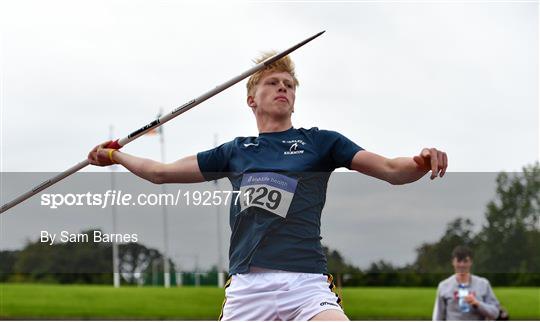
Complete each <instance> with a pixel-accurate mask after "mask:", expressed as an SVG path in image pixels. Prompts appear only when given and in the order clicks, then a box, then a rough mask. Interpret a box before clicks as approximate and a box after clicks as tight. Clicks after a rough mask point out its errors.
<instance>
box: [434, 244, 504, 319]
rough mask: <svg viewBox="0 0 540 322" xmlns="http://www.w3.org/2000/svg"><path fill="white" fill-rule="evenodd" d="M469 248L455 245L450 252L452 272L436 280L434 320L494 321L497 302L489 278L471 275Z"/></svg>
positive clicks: (497, 307) (497, 306) (497, 312)
mask: <svg viewBox="0 0 540 322" xmlns="http://www.w3.org/2000/svg"><path fill="white" fill-rule="evenodd" d="M472 257H473V256H472V251H471V250H470V249H469V248H467V247H465V246H458V247H456V248H455V249H454V251H453V252H452V266H453V267H454V272H455V274H454V275H452V276H450V277H449V278H447V279H445V280H444V281H442V282H440V283H439V286H438V288H437V298H436V299H435V308H434V309H433V320H434V321H445V320H447V321H471V320H495V319H497V317H498V316H499V301H498V300H497V298H496V297H495V294H494V293H493V290H492V289H491V285H490V283H489V281H488V280H487V279H485V278H483V277H480V276H476V275H473V274H471V266H472Z"/></svg>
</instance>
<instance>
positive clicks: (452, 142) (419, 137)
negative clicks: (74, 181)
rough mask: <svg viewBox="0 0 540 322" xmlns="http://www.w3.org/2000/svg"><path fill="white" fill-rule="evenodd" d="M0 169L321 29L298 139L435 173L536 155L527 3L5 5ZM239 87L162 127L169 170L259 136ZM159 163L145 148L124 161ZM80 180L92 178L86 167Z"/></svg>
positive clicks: (62, 153)
mask: <svg viewBox="0 0 540 322" xmlns="http://www.w3.org/2000/svg"><path fill="white" fill-rule="evenodd" d="M1 6H2V7H1V10H0V12H1V13H0V15H1V17H0V18H1V19H0V20H1V22H0V24H1V25H0V26H1V29H2V56H1V57H2V60H1V62H2V63H1V68H2V78H1V79H2V84H1V85H2V88H1V90H2V101H1V103H2V107H1V112H2V115H1V126H2V131H1V134H2V141H1V144H2V157H1V161H2V164H1V167H2V168H1V170H2V171H63V170H65V169H67V168H69V167H70V166H72V165H73V164H75V163H77V162H78V161H81V160H83V159H84V158H85V157H86V154H87V152H88V151H89V150H90V149H91V148H92V147H93V146H94V145H96V144H97V143H100V142H102V141H104V140H106V139H108V137H109V126H110V125H111V124H112V125H113V126H114V128H115V137H123V136H126V135H127V134H129V133H130V132H132V131H133V130H135V129H138V128H139V127H140V126H142V125H144V124H147V123H148V122H150V121H151V120H152V119H154V118H155V116H156V114H157V113H158V110H159V108H160V107H162V108H163V109H164V110H165V111H170V110H172V109H173V108H175V107H177V106H180V105H182V104H183V103H185V102H187V101H189V100H190V99H192V98H194V97H197V96H199V95H200V94H202V93H204V92H206V91H208V90H210V89H211V88H213V87H214V86H216V85H218V84H221V83H223V82H225V81H226V80H228V79H230V78H232V77H233V76H236V75H238V74H240V73H241V72H243V71H245V70H247V69H248V68H249V67H251V66H252V63H251V59H252V58H254V57H255V56H257V55H258V54H259V52H260V51H264V50H268V49H276V50H282V49H285V48H288V47H290V46H291V45H293V44H295V43H297V42H299V41H300V40H303V39H305V38H306V37H308V36H311V35H313V34H315V33H317V32H319V31H321V30H326V31H327V32H326V33H325V34H324V35H323V36H322V37H320V38H319V39H317V40H315V41H313V42H312V43H310V44H308V45H307V46H305V47H303V48H301V49H299V50H298V51H296V52H295V53H294V54H293V59H294V61H295V62H296V64H297V73H298V77H299V80H300V87H299V88H298V91H297V102H296V109H295V110H296V113H295V114H294V117H293V124H294V125H295V126H296V127H312V126H317V127H319V128H325V129H332V130H336V131H339V132H342V133H343V134H345V135H346V136H348V137H349V138H351V139H352V140H354V141H355V142H357V143H358V144H359V145H361V146H362V147H364V148H366V149H368V150H371V151H373V152H377V153H380V154H383V155H385V156H388V157H395V156H409V155H413V154H415V153H417V152H419V151H420V149H421V148H422V147H431V146H434V147H438V148H440V149H443V150H445V151H447V152H448V155H449V159H450V166H449V171H500V170H508V171H512V170H520V169H521V167H522V166H523V165H525V164H528V163H531V162H533V161H535V160H537V159H538V141H539V140H538V95H537V94H538V10H537V9H538V5H537V3H523V2H521V3H512V2H508V3H498V2H497V3H486V2H482V3H478V2H477V3H467V2H461V3H418V2H417V3H392V2H386V3H380V4H375V3H362V2H357V3H349V2H347V3H339V4H335V3H330V2H325V3H317V2H305V3H303V2H302V3H293V4H287V3H281V2H277V3H276V2H274V3H272V2H267V3H258V4H257V3H253V2H251V3H248V2H231V3H225V1H223V3H221V2H215V3H214V2H203V3H202V4H198V2H195V1H192V2H180V1H91V2H89V1H87V2H82V1H47V2H43V1H4V2H1ZM245 96H246V95H245V82H242V83H241V84H238V85H236V86H235V87H233V88H231V89H229V90H227V91H226V92H224V93H221V94H219V95H218V96H216V97H214V98H212V99H211V100H209V101H207V102H205V103H203V104H201V105H199V106H198V107H196V108H195V109H193V110H191V111H189V112H188V113H186V114H184V115H182V116H180V117H179V118H177V119H175V120H174V121H172V122H171V123H168V124H167V125H165V131H166V150H167V159H168V160H175V159H177V158H180V157H182V156H185V155H187V154H192V153H196V152H198V151H201V150H204V149H207V148H210V147H212V146H213V144H214V134H217V135H218V138H219V141H220V142H225V141H228V140H231V139H232V138H234V137H236V136H248V135H257V128H256V126H255V121H254V117H253V115H252V114H251V111H250V110H249V109H248V107H247V105H246V104H245ZM125 150H126V151H127V152H130V153H134V154H136V155H144V156H148V157H152V158H156V159H159V157H160V154H159V144H158V139H157V138H156V137H144V138H141V139H139V140H138V141H136V142H134V143H131V144H130V145H129V146H128V147H126V149H125ZM89 170H90V168H89Z"/></svg>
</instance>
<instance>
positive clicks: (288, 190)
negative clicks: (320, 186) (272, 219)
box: [240, 172, 298, 218]
mask: <svg viewBox="0 0 540 322" xmlns="http://www.w3.org/2000/svg"><path fill="white" fill-rule="evenodd" d="M297 183H298V180H296V179H293V178H289V177H287V176H285V175H282V174H279V173H273V172H262V173H261V172H257V173H246V174H244V176H243V177H242V183H241V185H240V191H241V193H240V198H241V202H240V207H241V210H242V211H243V210H244V209H247V208H249V207H258V208H262V209H265V210H267V211H269V212H271V213H273V214H275V215H278V216H280V217H284V218H285V217H286V216H287V212H288V211H289V207H290V206H291V202H292V199H293V197H294V193H295V191H296V185H297Z"/></svg>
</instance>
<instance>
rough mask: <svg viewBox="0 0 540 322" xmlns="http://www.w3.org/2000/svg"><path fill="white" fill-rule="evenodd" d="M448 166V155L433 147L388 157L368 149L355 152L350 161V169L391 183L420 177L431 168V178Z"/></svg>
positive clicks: (399, 182)
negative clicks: (414, 154) (408, 154)
mask: <svg viewBox="0 0 540 322" xmlns="http://www.w3.org/2000/svg"><path fill="white" fill-rule="evenodd" d="M447 167H448V157H447V156H446V153H445V152H443V151H439V150H437V149H435V148H431V149H427V148H426V149H422V152H420V154H418V155H416V156H414V157H412V158H407V157H400V158H394V159H388V158H385V157H383V156H381V155H378V154H376V153H373V152H369V151H365V150H362V151H359V152H357V153H356V154H355V155H354V157H353V159H352V161H351V170H356V171H358V172H361V173H364V174H367V175H369V176H372V177H375V178H378V179H381V180H384V181H387V182H389V183H391V184H405V183H410V182H414V181H416V180H418V179H420V178H422V177H423V176H424V175H425V174H426V173H428V172H429V171H430V170H431V179H432V180H433V179H435V178H436V177H438V176H439V177H442V176H444V174H445V173H446V168H447Z"/></svg>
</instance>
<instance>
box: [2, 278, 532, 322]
mask: <svg viewBox="0 0 540 322" xmlns="http://www.w3.org/2000/svg"><path fill="white" fill-rule="evenodd" d="M495 293H496V295H497V297H498V298H499V300H500V301H501V302H502V304H503V306H505V307H506V308H507V309H508V311H509V312H510V316H511V318H512V319H513V320H516V319H519V320H540V288H495ZM223 295H224V292H223V289H220V288H215V287H199V288H195V287H181V288H170V289H164V288H153V287H142V288H138V287H121V288H119V289H114V288H112V287H110V286H87V285H68V286H64V285H43V284H0V319H132V320H140V319H145V320H156V319H161V320H162V319H171V320H172V319H175V320H215V319H217V317H218V315H219V312H220V309H221V304H222V302H223ZM342 295H343V305H344V308H345V312H346V313H347V315H348V316H349V318H351V319H354V320H388V319H392V320H394V319H396V320H411V319H414V320H429V319H431V310H432V309H433V303H434V296H435V289H434V288H390V287H388V288H367V287H362V288H344V289H343V290H342Z"/></svg>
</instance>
